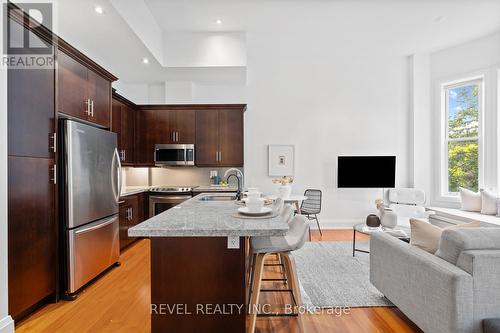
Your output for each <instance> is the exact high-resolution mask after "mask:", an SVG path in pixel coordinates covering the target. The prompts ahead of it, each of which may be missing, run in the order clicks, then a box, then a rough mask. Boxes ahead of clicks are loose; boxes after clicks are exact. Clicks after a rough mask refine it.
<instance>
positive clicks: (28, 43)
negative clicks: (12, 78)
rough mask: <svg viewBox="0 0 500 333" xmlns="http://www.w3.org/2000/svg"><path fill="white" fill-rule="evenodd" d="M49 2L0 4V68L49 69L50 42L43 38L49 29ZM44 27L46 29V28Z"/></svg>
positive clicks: (52, 63) (52, 62)
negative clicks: (0, 45) (0, 30)
mask: <svg viewBox="0 0 500 333" xmlns="http://www.w3.org/2000/svg"><path fill="white" fill-rule="evenodd" d="M52 18H53V15H52V4H51V3H17V4H16V5H15V6H14V5H12V4H10V3H6V4H3V21H4V29H3V33H4V35H3V40H4V45H3V50H4V55H3V57H2V64H1V65H2V67H8V68H15V69H40V68H53V66H54V57H53V53H54V52H53V47H52V43H50V42H48V41H46V40H44V39H43V38H41V37H40V36H42V35H43V36H45V38H47V37H50V35H49V34H42V31H50V30H51V29H52ZM47 29H48V30H47Z"/></svg>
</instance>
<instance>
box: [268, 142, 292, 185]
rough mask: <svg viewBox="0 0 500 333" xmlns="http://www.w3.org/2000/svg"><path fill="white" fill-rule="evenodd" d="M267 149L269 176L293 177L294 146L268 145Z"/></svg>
mask: <svg viewBox="0 0 500 333" xmlns="http://www.w3.org/2000/svg"><path fill="white" fill-rule="evenodd" d="M267 149H268V163H269V169H268V170H269V176H270V177H280V176H294V171H295V170H294V165H295V146H294V145H269V146H268V148H267Z"/></svg>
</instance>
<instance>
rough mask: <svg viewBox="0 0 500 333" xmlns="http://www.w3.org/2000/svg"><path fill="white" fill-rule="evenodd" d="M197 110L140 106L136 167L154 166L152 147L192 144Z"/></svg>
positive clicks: (182, 106)
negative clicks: (156, 145) (157, 145)
mask: <svg viewBox="0 0 500 333" xmlns="http://www.w3.org/2000/svg"><path fill="white" fill-rule="evenodd" d="M195 109H196V107H195V106H192V105H140V106H138V111H137V113H136V157H137V161H136V165H143V166H146V165H154V149H155V144H193V143H195V141H196V137H195V134H196V131H195V123H196V120H195V119H196V111H195Z"/></svg>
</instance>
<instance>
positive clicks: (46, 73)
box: [7, 69, 56, 158]
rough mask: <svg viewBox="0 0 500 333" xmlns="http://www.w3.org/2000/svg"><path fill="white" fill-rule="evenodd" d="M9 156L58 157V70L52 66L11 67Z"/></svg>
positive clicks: (9, 78)
mask: <svg viewBox="0 0 500 333" xmlns="http://www.w3.org/2000/svg"><path fill="white" fill-rule="evenodd" d="M7 80H8V83H7V90H8V98H7V103H8V110H9V112H8V138H9V139H8V145H9V155H12V156H29V157H38V158H54V152H55V149H56V147H55V141H56V137H55V135H54V132H55V110H54V98H51V96H54V72H53V70H51V69H36V70H26V69H9V70H8V72H7Z"/></svg>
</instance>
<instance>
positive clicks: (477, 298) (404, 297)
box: [370, 228, 500, 333]
mask: <svg viewBox="0 0 500 333" xmlns="http://www.w3.org/2000/svg"><path fill="white" fill-rule="evenodd" d="M370 280H371V283H372V284H373V285H374V286H375V287H376V288H377V289H378V290H380V292H381V293H383V294H384V295H385V296H386V297H387V298H388V299H389V300H390V301H391V302H392V303H393V304H394V305H396V306H397V307H398V308H399V309H400V310H401V311H402V312H403V313H404V314H405V315H406V316H407V317H408V318H410V319H411V320H412V321H413V322H414V323H415V324H416V325H417V326H419V327H420V328H421V329H422V330H423V331H424V332H426V333H483V328H482V321H483V319H486V318H499V317H500V228H464V229H456V230H444V231H443V233H442V236H441V239H440V244H439V250H438V251H437V252H436V254H431V253H429V252H426V251H424V250H422V249H420V248H418V247H415V246H413V245H410V244H408V243H405V242H402V241H401V240H399V239H397V238H395V237H392V236H390V235H388V234H386V233H383V232H376V233H374V234H372V237H371V240H370Z"/></svg>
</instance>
